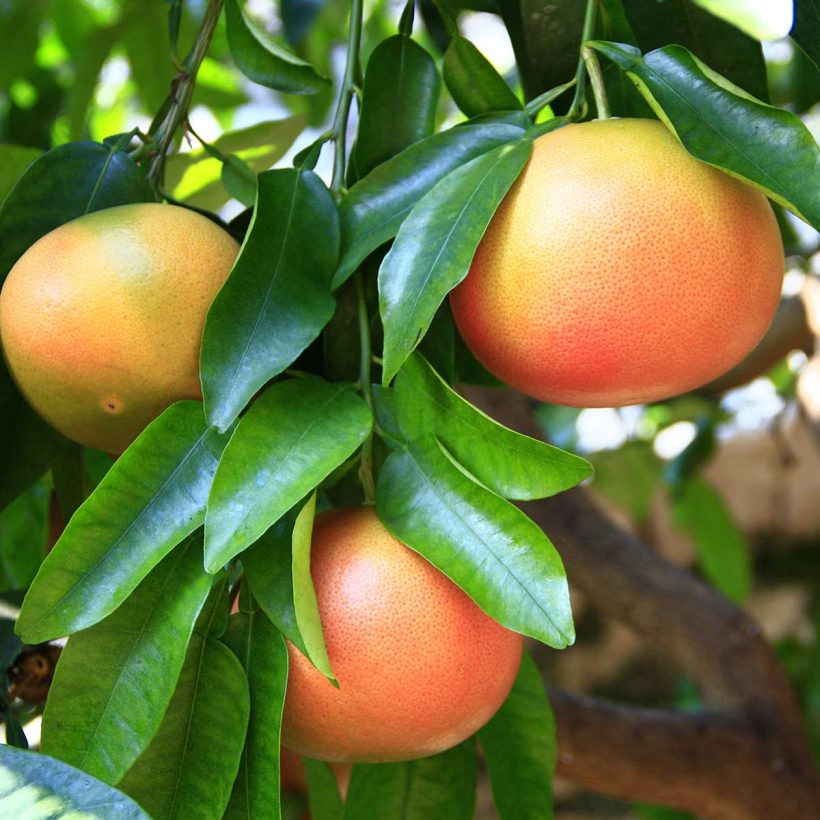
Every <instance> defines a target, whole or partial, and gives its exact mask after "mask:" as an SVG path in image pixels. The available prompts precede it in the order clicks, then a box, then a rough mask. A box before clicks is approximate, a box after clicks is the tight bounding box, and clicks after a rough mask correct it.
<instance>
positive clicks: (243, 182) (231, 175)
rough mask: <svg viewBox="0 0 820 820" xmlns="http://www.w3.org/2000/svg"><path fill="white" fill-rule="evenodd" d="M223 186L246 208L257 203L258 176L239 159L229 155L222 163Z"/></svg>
mask: <svg viewBox="0 0 820 820" xmlns="http://www.w3.org/2000/svg"><path fill="white" fill-rule="evenodd" d="M222 184H223V185H224V186H225V189H226V190H227V191H228V193H229V194H230V195H231V196H232V197H233V198H234V199H238V200H239V201H240V202H241V203H242V204H243V205H244V206H245V207H247V208H252V207H253V205H254V204H255V202H256V174H255V173H254V172H253V170H252V169H251V167H250V166H249V165H248V164H247V163H245V162H243V161H242V160H241V159H239V157H237V156H234V155H233V154H229V155H228V156H226V157H225V160H224V162H223V163H222Z"/></svg>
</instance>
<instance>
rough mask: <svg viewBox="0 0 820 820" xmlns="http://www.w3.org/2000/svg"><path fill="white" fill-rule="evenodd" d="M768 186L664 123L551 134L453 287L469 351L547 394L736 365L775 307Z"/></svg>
mask: <svg viewBox="0 0 820 820" xmlns="http://www.w3.org/2000/svg"><path fill="white" fill-rule="evenodd" d="M782 278H783V245H782V242H781V239H780V233H779V230H778V227H777V222H776V220H775V217H774V214H773V212H772V209H771V207H770V206H769V204H768V202H767V201H766V199H765V197H764V196H763V195H762V194H760V193H758V192H757V191H755V190H754V189H753V188H751V187H750V186H748V185H746V184H744V183H742V182H740V181H738V180H736V179H734V178H732V177H730V176H728V175H727V174H725V173H723V172H721V171H719V170H717V169H715V168H713V167H711V166H709V165H706V164H705V163H702V162H699V161H698V160H696V159H694V158H693V157H691V156H690V155H689V154H687V153H686V151H685V150H684V149H683V148H682V147H681V145H680V144H679V143H678V142H677V140H676V139H675V137H674V136H673V135H672V134H671V133H670V132H669V131H668V130H667V129H666V128H665V127H664V126H663V125H661V124H660V123H659V122H655V121H652V120H628V119H623V120H621V119H612V120H604V121H594V122H588V123H582V124H572V125H567V126H565V127H564V128H560V129H558V130H557V131H552V132H550V133H549V134H546V135H544V136H543V137H540V138H539V139H538V140H536V142H535V143H534V146H533V155H532V157H531V159H530V160H529V163H528V165H527V166H526V168H525V170H524V172H523V173H522V175H521V177H520V178H519V179H518V180H517V181H516V183H515V185H514V186H513V187H512V188H511V190H510V192H509V193H508V195H507V197H506V198H505V199H504V201H503V202H502V204H501V205H500V207H499V208H498V210H497V212H496V214H495V216H494V218H493V220H492V222H491V223H490V226H489V228H488V230H487V232H486V233H485V235H484V238H483V239H482V240H481V243H480V244H479V247H478V250H477V252H476V254H475V257H474V259H473V263H472V266H471V269H470V272H469V274H468V276H467V278H466V279H465V280H464V281H463V282H462V283H461V285H459V286H458V287H457V288H456V289H455V290H454V291H453V292H452V293H451V296H450V299H451V305H452V308H453V315H454V317H455V320H456V324H457V325H458V328H459V331H460V332H461V334H462V336H463V338H464V340H465V342H466V344H467V346H468V347H469V348H470V349H471V350H472V352H473V353H474V354H475V355H476V357H477V358H478V359H479V360H480V361H481V362H482V364H484V366H485V367H487V369H488V370H490V371H491V372H492V373H493V374H494V375H496V376H497V377H498V378H500V379H501V380H503V381H504V382H506V383H507V384H509V385H511V386H512V387H515V388H517V389H518V390H521V391H522V392H524V393H527V394H528V395H531V396H534V397H535V398H538V399H541V400H543V401H549V402H554V403H557V404H567V405H575V406H581V407H607V406H622V405H627V404H637V403H642V402H649V401H656V400H660V399H664V398H668V397H671V396H675V395H678V394H681V393H684V392H687V391H689V390H692V389H694V388H696V387H698V386H700V385H703V384H705V383H707V382H709V381H711V380H712V379H714V378H715V377H717V376H719V375H721V374H722V373H724V372H726V371H727V370H729V369H730V368H731V367H733V366H734V365H736V364H737V363H738V362H739V361H740V360H741V359H742V358H743V357H744V356H745V355H746V354H747V353H748V352H749V351H750V350H751V349H752V348H753V347H754V346H755V345H756V344H757V342H758V341H759V340H760V338H761V337H762V336H763V333H764V332H765V331H766V328H767V327H768V326H769V324H770V322H771V320H772V318H773V317H774V313H775V311H776V309H777V305H778V301H779V297H780V290H781V285H782Z"/></svg>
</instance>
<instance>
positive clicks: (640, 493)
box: [590, 441, 663, 523]
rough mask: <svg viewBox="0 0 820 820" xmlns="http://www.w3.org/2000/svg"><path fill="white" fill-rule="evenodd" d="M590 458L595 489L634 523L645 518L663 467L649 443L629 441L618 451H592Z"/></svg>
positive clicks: (659, 481)
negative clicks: (593, 469) (593, 468)
mask: <svg viewBox="0 0 820 820" xmlns="http://www.w3.org/2000/svg"><path fill="white" fill-rule="evenodd" d="M590 461H592V464H593V466H594V467H595V492H596V493H599V494H600V495H601V496H603V497H604V498H605V499H606V500H607V501H609V502H610V503H611V504H614V505H615V506H616V507H620V508H621V509H622V510H624V511H625V512H626V513H627V514H628V515H629V516H630V518H632V520H633V521H635V522H636V523H640V522H642V521H646V519H647V518H648V516H649V512H650V510H651V506H652V499H653V497H654V495H655V492H656V491H657V489H658V487H659V485H660V483H661V473H662V470H663V468H662V464H661V461H660V459H659V458H658V457H657V456H656V455H655V451H654V450H653V449H652V442H651V441H628V442H626V444H624V445H623V446H622V447H619V448H618V449H617V450H601V451H600V452H598V453H593V454H592V455H591V456H590Z"/></svg>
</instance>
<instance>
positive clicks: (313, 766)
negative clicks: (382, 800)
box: [302, 757, 373, 820]
mask: <svg viewBox="0 0 820 820" xmlns="http://www.w3.org/2000/svg"><path fill="white" fill-rule="evenodd" d="M302 759H303V761H304V764H305V774H306V775H307V781H308V801H309V805H310V817H311V820H342V815H343V814H344V804H343V803H342V796H341V795H340V794H339V784H338V783H337V782H336V777H335V775H334V774H333V770H332V769H331V768H330V766H328V765H327V763H323V762H322V761H320V760H311V759H310V758H308V757H305V758H302ZM371 817H373V815H371Z"/></svg>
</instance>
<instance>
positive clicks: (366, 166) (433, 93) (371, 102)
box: [352, 34, 441, 177]
mask: <svg viewBox="0 0 820 820" xmlns="http://www.w3.org/2000/svg"><path fill="white" fill-rule="evenodd" d="M440 91H441V77H440V76H439V73H438V68H436V63H435V60H433V58H432V57H431V56H430V54H429V53H428V52H427V51H426V50H425V49H424V48H422V47H421V46H420V45H419V44H418V43H416V42H415V41H414V40H411V39H410V38H409V37H407V36H406V35H404V34H395V35H393V36H392V37H388V38H387V39H386V40H382V42H381V43H379V45H378V46H376V48H375V50H374V51H373V53H372V54H371V55H370V60H369V61H368V63H367V72H366V73H365V75H364V88H363V90H362V109H361V117H360V119H359V128H358V135H357V138H356V147H355V149H354V151H353V156H352V163H353V165H354V167H355V169H356V174H357V176H359V177H362V176H364V175H365V174H367V173H369V172H370V171H371V170H373V168H375V167H376V166H377V165H379V164H381V163H382V162H384V161H385V160H387V159H390V157H392V156H394V155H395V154H398V153H399V152H400V151H402V150H404V149H405V148H407V147H408V146H409V145H412V144H413V143H416V142H418V141H419V140H421V139H424V138H425V137H429V136H430V135H431V134H432V133H433V130H434V127H435V117H436V105H437V104H438V98H439V93H440Z"/></svg>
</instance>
